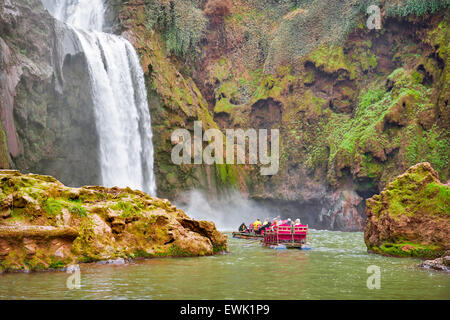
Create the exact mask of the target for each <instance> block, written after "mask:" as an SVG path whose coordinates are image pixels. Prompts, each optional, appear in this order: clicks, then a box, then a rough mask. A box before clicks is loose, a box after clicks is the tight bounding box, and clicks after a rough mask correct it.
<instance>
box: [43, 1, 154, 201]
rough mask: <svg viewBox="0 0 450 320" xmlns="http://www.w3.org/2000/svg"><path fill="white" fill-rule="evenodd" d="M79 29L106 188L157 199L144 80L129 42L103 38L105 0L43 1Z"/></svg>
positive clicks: (55, 15)
mask: <svg viewBox="0 0 450 320" xmlns="http://www.w3.org/2000/svg"><path fill="white" fill-rule="evenodd" d="M42 2H43V4H44V6H45V7H46V8H47V10H48V11H49V12H50V13H51V14H52V15H53V16H54V17H55V18H56V19H58V20H60V21H62V22H65V23H66V24H67V25H68V26H69V27H71V28H72V29H73V31H74V32H75V34H76V35H77V37H78V40H79V43H80V45H81V47H82V49H83V51H84V54H85V56H86V60H87V65H88V69H89V76H90V80H91V86H92V95H93V101H94V114H95V122H96V128H97V132H98V136H99V141H100V150H99V152H100V154H99V158H100V166H101V177H102V184H103V185H105V186H107V187H112V186H119V187H130V188H133V189H140V190H143V191H145V192H147V193H149V194H151V195H153V196H155V195H156V184H155V178H154V173H153V144H152V129H151V118H150V112H149V108H148V104H147V92H146V88H145V82H144V74H143V71H142V67H141V65H140V62H139V58H138V56H137V54H136V51H135V50H134V48H133V46H132V45H131V44H130V42H129V41H127V40H126V39H124V38H123V37H120V36H117V35H113V34H108V33H104V32H102V30H103V27H104V20H105V19H104V15H105V6H104V3H103V0H42Z"/></svg>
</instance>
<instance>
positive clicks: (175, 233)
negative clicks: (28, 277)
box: [0, 170, 228, 272]
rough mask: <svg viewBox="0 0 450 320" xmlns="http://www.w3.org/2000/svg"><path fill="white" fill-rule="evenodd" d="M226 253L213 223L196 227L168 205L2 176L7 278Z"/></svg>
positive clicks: (119, 192) (136, 194) (0, 241)
mask: <svg viewBox="0 0 450 320" xmlns="http://www.w3.org/2000/svg"><path fill="white" fill-rule="evenodd" d="M227 250H228V244H227V236H226V235H224V234H222V233H220V232H219V231H217V230H216V228H215V225H214V223H212V222H208V221H195V220H192V219H190V218H189V217H188V216H187V215H186V214H185V213H184V212H183V211H181V210H179V209H177V208H176V207H175V206H173V205H172V204H171V203H170V202H169V201H168V200H165V199H159V198H153V197H150V196H148V195H147V194H145V193H144V192H141V191H137V190H131V189H129V188H127V189H119V188H105V187H93V186H90V187H82V188H70V187H66V186H64V185H63V184H62V183H61V182H59V181H58V180H56V179H54V178H53V177H51V176H42V175H35V174H26V175H23V174H21V173H20V172H19V171H13V170H0V272H1V271H17V270H44V269H49V268H50V269H51V268H62V267H65V266H67V265H69V264H73V263H81V262H93V261H100V260H110V259H117V258H123V259H133V258H140V257H141V258H142V257H143V258H148V257H166V256H203V255H212V254H216V253H219V252H223V251H227Z"/></svg>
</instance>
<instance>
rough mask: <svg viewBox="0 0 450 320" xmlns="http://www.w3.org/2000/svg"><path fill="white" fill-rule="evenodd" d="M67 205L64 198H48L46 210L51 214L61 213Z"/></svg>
mask: <svg viewBox="0 0 450 320" xmlns="http://www.w3.org/2000/svg"><path fill="white" fill-rule="evenodd" d="M64 207H65V202H64V201H62V200H56V199H54V198H48V199H47V201H46V202H45V211H46V212H47V213H48V214H50V215H53V216H54V215H57V214H59V213H61V210H62V209H63V208H64Z"/></svg>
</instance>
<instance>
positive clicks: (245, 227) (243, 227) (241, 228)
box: [239, 222, 247, 232]
mask: <svg viewBox="0 0 450 320" xmlns="http://www.w3.org/2000/svg"><path fill="white" fill-rule="evenodd" d="M246 230H247V226H246V225H245V223H244V222H242V224H241V225H240V226H239V231H240V232H245V231H246Z"/></svg>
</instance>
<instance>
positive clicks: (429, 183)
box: [364, 162, 450, 258]
mask: <svg viewBox="0 0 450 320" xmlns="http://www.w3.org/2000/svg"><path fill="white" fill-rule="evenodd" d="M449 192H450V187H449V186H448V185H445V184H442V183H441V182H440V181H439V178H438V175H437V173H436V171H434V169H433V168H432V167H431V165H430V164H429V163H427V162H424V163H419V164H417V165H415V166H413V167H411V168H409V169H408V170H407V171H406V172H405V173H404V174H402V175H400V176H398V177H397V178H396V179H394V180H393V181H392V182H391V183H390V184H389V185H388V186H387V187H386V188H385V189H384V190H383V191H382V192H381V193H380V194H379V195H375V196H373V197H372V198H370V199H368V200H367V207H366V214H367V217H368V220H367V224H366V227H365V230H364V241H365V243H366V245H367V248H368V250H369V251H370V252H375V253H380V254H384V255H394V256H416V257H421V258H428V257H436V256H440V255H443V254H444V252H446V251H447V250H449V249H450V215H449V212H450V211H449Z"/></svg>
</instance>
